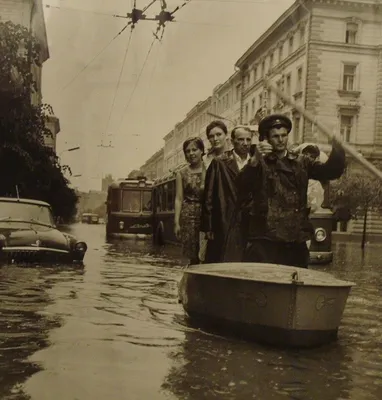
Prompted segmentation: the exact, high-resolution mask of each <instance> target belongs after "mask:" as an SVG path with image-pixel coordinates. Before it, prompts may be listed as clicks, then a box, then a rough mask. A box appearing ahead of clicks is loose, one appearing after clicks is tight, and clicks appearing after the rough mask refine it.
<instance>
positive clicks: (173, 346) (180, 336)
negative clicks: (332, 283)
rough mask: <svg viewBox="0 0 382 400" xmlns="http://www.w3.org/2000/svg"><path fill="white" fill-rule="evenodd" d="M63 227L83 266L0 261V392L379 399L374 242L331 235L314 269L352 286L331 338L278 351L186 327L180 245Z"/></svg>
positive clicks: (380, 324)
mask: <svg viewBox="0 0 382 400" xmlns="http://www.w3.org/2000/svg"><path fill="white" fill-rule="evenodd" d="M68 229H69V228H68ZM70 230H71V232H72V233H74V234H75V235H76V236H78V237H81V238H83V239H85V240H86V241H87V242H88V244H89V250H88V254H87V255H86V258H85V267H84V268H83V269H81V270H76V269H73V268H72V269H71V268H61V269H54V268H51V269H49V268H37V269H36V268H17V267H14V266H12V267H7V268H1V269H0V328H1V330H0V338H1V341H0V346H1V347H0V398H1V399H5V400H9V399H12V400H13V399H15V400H16V399H17V400H19V399H21V400H26V399H29V398H30V399H33V400H35V399H36V400H45V399H47V400H51V399H55V398H59V399H60V400H66V399H67V400H74V399H76V398H77V399H81V400H88V399H89V400H98V399H105V398H111V399H125V398H128V399H153V400H159V399H163V400H164V399H166V400H177V399H179V400H180V399H197V400H199V399H223V400H224V399H239V400H240V399H245V400H246V399H252V398H257V399H261V400H268V399H279V398H280V399H285V398H289V399H301V400H302V399H304V400H305V399H306V400H308V399H314V400H316V399H318V400H320V399H329V400H332V399H333V400H334V399H336V400H337V399H343V400H344V399H356V400H369V399H372V400H379V399H381V398H382V392H381V388H382V321H381V318H380V315H381V312H382V298H381V295H380V293H381V289H382V277H381V273H380V267H379V265H380V261H379V260H381V256H382V247H378V246H375V245H373V246H371V245H370V246H369V247H368V248H367V252H366V253H365V256H364V257H362V252H361V250H360V248H359V246H358V245H356V246H354V244H339V243H337V244H334V251H335V254H336V255H335V263H333V264H332V265H329V266H326V267H320V266H317V267H316V268H318V269H321V270H322V269H323V270H327V271H329V272H331V273H333V274H334V275H335V276H337V277H339V278H343V279H347V280H350V281H353V282H355V283H356V284H357V286H355V287H354V288H353V289H352V291H351V294H350V296H349V299H348V303H347V307H346V309H345V313H344V317H343V321H342V323H341V326H340V331H339V340H338V342H337V343H334V344H332V345H330V346H324V347H321V348H319V349H315V350H303V351H297V350H295V351H287V350H280V349H273V348H271V347H265V346H260V345H257V344H255V343H249V342H244V341H238V340H234V339H228V338H222V337H219V336H217V335H212V334H209V333H207V332H203V331H200V330H198V329H195V328H194V327H191V326H190V325H189V324H188V322H187V319H186V318H185V314H184V311H183V308H182V306H181V305H180V304H178V302H177V291H178V282H179V279H180V277H181V275H182V267H181V266H182V265H183V260H182V258H181V252H180V249H179V247H170V246H166V247H164V248H158V247H155V246H153V245H152V243H151V242H148V241H146V242H145V241H123V240H122V241H121V240H110V241H105V227H104V226H102V225H99V226H97V225H86V224H78V225H76V226H74V227H70ZM28 378H29V379H28ZM25 381H26V382H25ZM28 396H30V397H28Z"/></svg>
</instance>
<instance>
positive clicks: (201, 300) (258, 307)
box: [179, 264, 351, 347]
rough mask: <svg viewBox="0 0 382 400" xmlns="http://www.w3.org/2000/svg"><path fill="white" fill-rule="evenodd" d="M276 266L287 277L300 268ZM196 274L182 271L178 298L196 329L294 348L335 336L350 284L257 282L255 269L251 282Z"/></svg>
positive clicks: (296, 281) (229, 277) (330, 339)
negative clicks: (200, 328) (211, 330)
mask: <svg viewBox="0 0 382 400" xmlns="http://www.w3.org/2000/svg"><path fill="white" fill-rule="evenodd" d="M270 266H272V264H270ZM276 267H277V268H286V269H287V273H288V274H290V275H292V273H293V272H295V271H297V272H298V270H300V268H291V267H279V266H276ZM233 268H234V267H233ZM270 268H272V267H270ZM195 271H196V269H195V270H190V271H187V270H186V271H185V273H184V275H183V278H182V280H181V282H180V287H179V298H180V302H181V303H182V304H183V308H184V310H185V311H186V312H187V314H188V315H189V317H190V318H191V320H193V321H195V322H197V323H198V324H199V325H202V326H205V327H210V328H212V329H213V330H218V331H222V330H223V331H224V332H226V333H228V334H231V333H232V334H235V335H239V336H241V337H245V338H246V339H252V340H255V341H259V342H263V343H268V344H272V345H282V346H293V347H313V346H318V345H322V344H325V343H329V342H331V341H333V340H336V338H337V336H338V327H339V325H340V321H341V318H342V314H343V311H344V309H345V305H346V301H347V298H348V295H349V292H350V289H351V284H350V283H349V285H346V284H342V285H338V286H336V285H335V284H334V285H333V284H332V285H330V286H325V285H324V284H323V283H322V284H318V285H317V284H310V283H308V282H304V281H303V280H296V279H295V280H293V279H291V280H290V282H287V281H286V282H283V281H282V280H279V281H278V282H272V281H268V282H267V281H261V280H260V281H257V280H256V271H254V277H253V278H251V279H246V278H245V277H244V278H243V277H242V276H241V277H240V276H239V277H233V276H222V275H221V274H219V273H217V274H214V273H213V272H212V273H211V271H209V272H208V273H207V274H204V273H200V272H199V273H195ZM310 272H316V271H310ZM317 273H318V274H324V273H322V272H317ZM325 275H328V274H325ZM333 279H334V278H333ZM340 282H343V281H340Z"/></svg>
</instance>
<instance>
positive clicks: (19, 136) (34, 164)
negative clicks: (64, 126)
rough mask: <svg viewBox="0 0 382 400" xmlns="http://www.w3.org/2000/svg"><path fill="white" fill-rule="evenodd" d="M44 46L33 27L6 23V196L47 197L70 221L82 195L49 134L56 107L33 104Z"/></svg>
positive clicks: (2, 184) (2, 162)
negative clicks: (72, 184) (31, 30)
mask: <svg viewBox="0 0 382 400" xmlns="http://www.w3.org/2000/svg"><path fill="white" fill-rule="evenodd" d="M39 55H40V49H39V44H38V43H37V41H36V40H35V39H34V37H33V36H32V35H31V34H30V33H29V31H28V29H26V28H25V27H23V26H21V25H15V24H13V23H12V22H9V21H8V22H0V195H1V196H15V195H16V186H17V187H18V190H19V194H20V196H21V197H26V198H33V199H39V200H44V201H47V202H49V203H50V204H51V206H52V208H53V211H54V213H55V215H56V216H57V217H61V219H62V220H64V221H69V220H71V219H72V218H73V216H74V214H75V213H76V203H77V196H76V194H75V192H74V190H73V189H71V188H70V187H69V186H68V184H69V182H68V180H67V179H66V178H65V176H64V172H65V171H66V170H69V172H70V169H69V168H68V167H67V166H61V165H60V163H59V160H58V158H57V156H56V154H55V153H54V151H52V150H51V149H49V148H47V147H46V146H44V137H46V136H51V132H50V130H49V129H48V128H47V126H46V121H47V118H48V117H49V115H52V114H53V110H52V108H51V107H50V106H49V105H46V104H32V101H31V98H32V97H31V96H32V95H33V93H35V92H36V90H37V85H36V81H35V75H34V74H33V72H32V67H38V66H40V56H39Z"/></svg>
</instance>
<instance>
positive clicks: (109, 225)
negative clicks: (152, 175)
mask: <svg viewBox="0 0 382 400" xmlns="http://www.w3.org/2000/svg"><path fill="white" fill-rule="evenodd" d="M152 187H153V181H149V180H147V179H146V178H145V177H137V178H136V179H130V178H128V179H123V180H119V181H116V182H113V183H112V184H111V185H110V186H109V188H108V194H107V201H106V205H107V222H106V235H107V237H119V238H133V239H149V238H152V232H153V227H152V222H153V221H152V220H153V212H152Z"/></svg>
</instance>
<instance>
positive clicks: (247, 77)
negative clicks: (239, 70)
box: [244, 73, 251, 88]
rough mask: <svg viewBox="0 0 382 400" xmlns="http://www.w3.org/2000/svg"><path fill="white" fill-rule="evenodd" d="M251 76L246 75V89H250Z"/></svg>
mask: <svg viewBox="0 0 382 400" xmlns="http://www.w3.org/2000/svg"><path fill="white" fill-rule="evenodd" d="M250 82H251V81H250V75H249V73H248V74H246V75H245V81H244V87H245V88H248V87H249V85H250Z"/></svg>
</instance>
